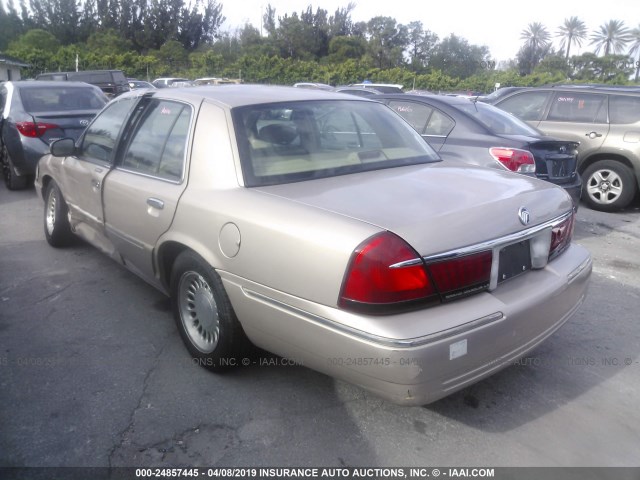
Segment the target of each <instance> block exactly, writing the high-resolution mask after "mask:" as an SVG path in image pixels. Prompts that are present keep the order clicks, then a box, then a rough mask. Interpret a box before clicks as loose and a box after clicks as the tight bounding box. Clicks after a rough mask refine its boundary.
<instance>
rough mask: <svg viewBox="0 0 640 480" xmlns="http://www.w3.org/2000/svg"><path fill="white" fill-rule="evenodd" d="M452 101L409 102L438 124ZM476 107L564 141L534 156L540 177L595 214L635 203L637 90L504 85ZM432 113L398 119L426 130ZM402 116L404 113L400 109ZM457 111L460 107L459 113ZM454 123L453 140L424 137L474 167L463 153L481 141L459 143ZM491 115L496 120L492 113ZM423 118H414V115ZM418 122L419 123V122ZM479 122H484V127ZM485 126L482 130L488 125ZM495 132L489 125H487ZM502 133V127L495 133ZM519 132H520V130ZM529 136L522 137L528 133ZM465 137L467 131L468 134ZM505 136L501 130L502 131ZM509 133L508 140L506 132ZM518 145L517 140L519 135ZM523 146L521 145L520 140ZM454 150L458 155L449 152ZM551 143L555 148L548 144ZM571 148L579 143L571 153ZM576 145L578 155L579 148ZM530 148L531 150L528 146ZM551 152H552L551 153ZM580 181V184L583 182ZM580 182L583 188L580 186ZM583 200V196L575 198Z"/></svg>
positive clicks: (639, 138)
mask: <svg viewBox="0 0 640 480" xmlns="http://www.w3.org/2000/svg"><path fill="white" fill-rule="evenodd" d="M338 90H341V91H343V92H344V93H350V94H354V95H360V96H371V97H372V98H373V99H376V100H381V101H385V103H389V102H388V101H387V100H383V98H382V97H381V93H382V92H381V91H379V90H377V89H376V87H375V86H371V87H370V88H369V89H367V90H365V88H363V87H362V86H360V87H355V88H354V87H346V88H342V89H338ZM408 93H409V94H420V95H425V94H427V95H428V94H430V92H420V91H413V92H408ZM447 97H449V96H442V95H431V96H426V97H424V98H422V99H421V100H418V99H417V98H413V99H412V101H413V102H414V104H415V102H418V103H422V104H425V105H429V106H430V107H433V108H434V109H435V111H436V112H437V113H436V115H435V118H440V117H442V116H443V115H444V116H446V115H447V112H444V111H443V109H445V108H447V107H444V105H445V104H447V101H446V100H444V98H447ZM451 97H452V98H458V99H460V98H465V99H466V98H469V97H468V96H459V95H457V96H450V98H451ZM469 100H471V101H473V102H474V103H475V104H476V105H479V103H478V102H482V103H486V104H490V105H493V106H495V107H496V108H498V109H501V110H504V111H506V112H508V113H510V114H512V115H514V116H515V117H518V118H519V119H520V120H522V121H524V122H526V123H528V124H529V126H531V127H533V128H534V129H535V130H537V132H535V130H532V129H529V131H528V133H524V135H525V136H530V135H532V132H535V133H533V136H534V137H537V138H539V139H541V138H543V136H549V137H548V139H549V140H553V141H564V142H566V144H565V148H562V146H560V144H556V145H557V146H558V148H559V149H562V151H557V152H554V151H546V150H545V151H542V152H539V154H538V155H537V156H536V155H535V154H534V157H535V164H536V170H537V175H538V176H539V177H541V178H547V179H549V180H551V181H553V182H555V183H558V184H563V187H564V188H565V189H567V191H568V192H569V193H570V194H571V195H572V196H573V198H574V199H576V198H577V197H576V192H580V190H581V189H582V193H581V198H582V200H583V201H584V202H585V203H586V204H587V205H588V206H590V207H591V208H593V209H597V210H602V211H616V210H620V209H622V208H625V207H627V206H628V205H629V204H630V203H631V202H632V201H634V199H635V198H636V197H637V193H638V190H639V188H640V87H637V86H611V85H555V86H550V87H503V88H501V89H498V90H496V91H495V92H493V93H492V94H490V95H486V96H478V97H475V98H474V97H472V98H469ZM457 105H458V108H457V110H458V111H459V110H460V106H461V105H465V109H466V110H467V111H473V109H472V107H470V106H469V105H468V104H463V103H458V104H457ZM420 109H422V110H423V112H422V113H423V114H426V113H427V112H429V111H430V110H429V108H428V107H419V108H415V107H407V106H405V107H399V108H398V109H397V111H398V113H399V114H400V115H402V116H403V117H404V118H405V119H407V120H409V121H410V123H413V124H414V126H416V127H417V128H418V129H419V130H420V129H422V130H424V129H425V128H426V123H424V122H422V121H423V120H427V119H426V118H421V117H420V115H421V114H420V113H418V110H420ZM403 110H404V111H403ZM454 110H455V109H454ZM481 111H484V112H486V113H485V114H484V116H485V117H486V114H487V113H488V112H489V110H487V109H485V108H484V107H478V109H476V115H477V116H482V113H481ZM448 114H449V119H450V121H451V122H452V123H451V124H450V125H451V129H452V133H453V137H451V138H449V137H448V136H447V135H442V134H440V133H437V134H436V135H425V138H427V140H428V141H429V142H430V143H432V144H433V145H435V146H436V149H438V146H440V145H441V144H442V143H443V142H444V143H445V144H446V146H445V147H444V149H443V148H442V147H440V149H439V151H440V153H441V155H442V156H443V157H448V156H449V155H451V154H453V155H455V156H458V157H459V156H463V157H464V158H466V159H467V160H468V161H470V162H472V163H477V162H478V161H479V160H478V158H479V157H477V156H471V155H465V154H464V153H463V152H464V151H465V150H466V148H465V147H467V148H469V147H471V148H472V147H473V146H475V147H484V146H486V145H485V144H484V143H482V142H481V143H480V144H476V143H475V142H463V143H464V145H461V144H460V142H458V143H455V141H452V140H454V139H455V137H456V136H455V134H456V133H457V132H458V131H460V130H464V128H460V129H458V128H457V127H456V128H455V129H454V127H453V126H454V125H455V124H456V120H457V118H454V117H453V116H452V113H451V111H449V112H448ZM491 115H492V116H494V117H497V116H498V115H497V114H495V113H492V114H491ZM416 116H417V117H418V118H414V117H416ZM415 122H417V124H416V123H415ZM480 123H482V122H480ZM486 126H487V125H485V127H486ZM488 128H489V129H490V130H491V128H492V127H491V126H489V127H488ZM500 130H501V128H498V132H499V131H500ZM520 130H522V126H521V128H520ZM523 132H524V131H523ZM465 133H468V132H465ZM503 133H504V132H503ZM507 135H508V134H507ZM512 140H513V141H515V142H518V140H517V139H516V138H515V136H514V137H513V138H512ZM520 140H523V139H520ZM454 144H455V145H456V148H455V150H454V151H449V147H451V146H453V145H454ZM549 145H550V144H549ZM570 145H574V147H571V146H570ZM575 146H577V150H576V148H575ZM525 150H530V149H528V148H525ZM552 150H553V149H552ZM567 152H575V153H576V157H575V164H574V161H572V160H569V161H566V160H564V161H559V158H560V157H558V154H560V155H561V156H563V157H567ZM580 177H582V179H583V182H581V181H580ZM581 183H583V184H584V185H583V186H582V187H581ZM578 195H580V194H579V193H578Z"/></svg>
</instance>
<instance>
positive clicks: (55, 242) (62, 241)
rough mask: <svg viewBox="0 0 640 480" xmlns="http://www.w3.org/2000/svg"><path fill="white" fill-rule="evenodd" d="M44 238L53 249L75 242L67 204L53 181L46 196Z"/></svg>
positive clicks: (48, 186)
mask: <svg viewBox="0 0 640 480" xmlns="http://www.w3.org/2000/svg"><path fill="white" fill-rule="evenodd" d="M44 236H45V238H46V239H47V243H49V245H51V246H52V247H65V246H67V245H69V244H70V243H72V240H73V233H72V232H71V227H70V226H69V210H68V208H67V203H66V202H65V201H64V198H63V196H62V192H60V188H59V187H58V185H57V184H56V182H54V181H53V180H51V181H50V182H49V184H48V185H47V188H46V189H45V194H44Z"/></svg>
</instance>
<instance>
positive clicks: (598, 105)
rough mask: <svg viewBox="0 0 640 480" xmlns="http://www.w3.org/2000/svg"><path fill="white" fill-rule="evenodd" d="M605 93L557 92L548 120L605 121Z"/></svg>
mask: <svg viewBox="0 0 640 480" xmlns="http://www.w3.org/2000/svg"><path fill="white" fill-rule="evenodd" d="M606 99H607V97H606V96H605V95H594V94H591V93H580V92H558V93H555V94H554V96H553V99H552V101H551V107H550V108H549V114H548V115H547V120H549V121H555V122H580V123H596V122H597V123H605V122H606V121H607V109H606Z"/></svg>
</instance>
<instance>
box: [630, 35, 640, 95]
mask: <svg viewBox="0 0 640 480" xmlns="http://www.w3.org/2000/svg"><path fill="white" fill-rule="evenodd" d="M629 42H630V43H631V46H630V47H629V55H631V58H635V67H636V76H635V81H636V82H637V81H638V75H639V74H640V25H638V26H637V27H636V28H634V29H633V30H631V32H630V33H629Z"/></svg>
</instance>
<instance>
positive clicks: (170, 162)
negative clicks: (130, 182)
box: [121, 100, 191, 181]
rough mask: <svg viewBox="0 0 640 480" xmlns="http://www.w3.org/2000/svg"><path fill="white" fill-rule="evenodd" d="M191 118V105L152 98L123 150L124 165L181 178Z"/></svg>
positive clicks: (178, 179) (151, 173) (128, 167)
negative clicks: (125, 149)
mask: <svg viewBox="0 0 640 480" xmlns="http://www.w3.org/2000/svg"><path fill="white" fill-rule="evenodd" d="M190 121H191V107H190V106H189V105H186V104H183V103H178V102H172V101H167V100H151V101H150V102H149V104H148V106H147V108H146V109H145V111H144V112H143V113H142V117H141V119H140V121H139V124H138V127H137V129H136V131H135V132H134V133H133V136H132V138H131V142H130V143H129V147H128V149H127V151H126V153H125V154H124V157H123V159H122V163H121V166H122V168H125V169H127V170H131V171H134V172H139V173H142V174H145V175H151V176H154V177H159V178H164V179H167V180H172V181H180V180H181V179H182V172H183V165H184V160H185V153H186V146H187V137H188V133H189V123H190Z"/></svg>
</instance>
